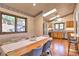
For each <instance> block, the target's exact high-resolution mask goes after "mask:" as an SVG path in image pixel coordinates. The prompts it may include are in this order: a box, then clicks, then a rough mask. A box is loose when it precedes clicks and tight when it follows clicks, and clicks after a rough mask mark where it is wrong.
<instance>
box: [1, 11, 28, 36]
mask: <svg viewBox="0 0 79 59" xmlns="http://www.w3.org/2000/svg"><path fill="white" fill-rule="evenodd" d="M2 15H8V16H13V17H15V32H2ZM17 18H22V19H25V31H21V32H18V31H17V27H16V26H17ZM26 32H27V18H25V17H21V16H16V15H13V14H9V13H4V12H0V34H13V33H26Z"/></svg>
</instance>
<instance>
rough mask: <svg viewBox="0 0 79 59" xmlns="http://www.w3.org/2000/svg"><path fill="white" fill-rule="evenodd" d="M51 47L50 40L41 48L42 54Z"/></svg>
mask: <svg viewBox="0 0 79 59" xmlns="http://www.w3.org/2000/svg"><path fill="white" fill-rule="evenodd" d="M50 46H51V40H48V41H47V42H46V43H45V44H44V46H43V52H46V51H47V50H48V49H49V48H50Z"/></svg>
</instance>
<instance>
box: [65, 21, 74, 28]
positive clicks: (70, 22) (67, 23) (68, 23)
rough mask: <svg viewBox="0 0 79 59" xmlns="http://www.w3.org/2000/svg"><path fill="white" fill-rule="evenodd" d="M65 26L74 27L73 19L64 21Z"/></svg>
mask: <svg viewBox="0 0 79 59" xmlns="http://www.w3.org/2000/svg"><path fill="white" fill-rule="evenodd" d="M66 27H67V28H73V27H74V21H67V22H66Z"/></svg>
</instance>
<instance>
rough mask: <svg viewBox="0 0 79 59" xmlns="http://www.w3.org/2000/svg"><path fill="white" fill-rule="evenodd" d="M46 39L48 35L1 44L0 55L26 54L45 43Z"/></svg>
mask: <svg viewBox="0 0 79 59" xmlns="http://www.w3.org/2000/svg"><path fill="white" fill-rule="evenodd" d="M47 41H48V37H43V36H41V37H36V38H31V39H28V40H21V41H18V42H15V43H10V44H6V45H2V46H1V49H2V55H7V56H21V55H23V54H27V53H29V52H30V51H32V50H33V49H35V48H38V47H39V46H41V45H43V44H45V43H46V42H47Z"/></svg>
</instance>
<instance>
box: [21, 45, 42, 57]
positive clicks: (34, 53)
mask: <svg viewBox="0 0 79 59" xmlns="http://www.w3.org/2000/svg"><path fill="white" fill-rule="evenodd" d="M42 49H43V45H42V46H40V47H37V48H35V49H33V50H32V51H31V52H29V53H27V54H24V55H22V56H41V55H42Z"/></svg>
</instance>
